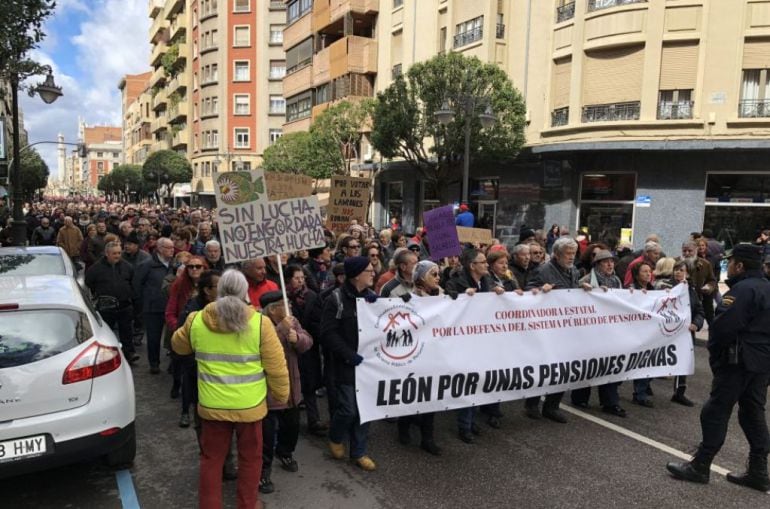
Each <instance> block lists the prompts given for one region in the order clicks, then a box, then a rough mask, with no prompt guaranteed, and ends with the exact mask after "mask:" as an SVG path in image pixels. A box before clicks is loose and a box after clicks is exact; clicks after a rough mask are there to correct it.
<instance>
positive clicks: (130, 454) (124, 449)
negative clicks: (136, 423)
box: [104, 428, 136, 468]
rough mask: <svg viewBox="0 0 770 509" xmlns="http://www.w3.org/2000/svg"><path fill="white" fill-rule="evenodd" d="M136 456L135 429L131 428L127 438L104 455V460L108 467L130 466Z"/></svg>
mask: <svg viewBox="0 0 770 509" xmlns="http://www.w3.org/2000/svg"><path fill="white" fill-rule="evenodd" d="M135 456H136V431H135V430H134V429H133V428H132V429H131V434H130V435H129V437H128V439H127V440H126V441H125V442H124V443H123V445H121V446H120V447H118V448H117V449H115V450H114V451H112V452H110V453H108V454H107V455H106V456H105V457H104V461H105V462H106V463H107V465H108V466H110V467H113V468H115V467H125V466H130V465H131V464H132V463H133V462H134V457H135Z"/></svg>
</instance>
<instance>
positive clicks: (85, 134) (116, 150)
mask: <svg viewBox="0 0 770 509" xmlns="http://www.w3.org/2000/svg"><path fill="white" fill-rule="evenodd" d="M79 132H80V139H82V140H83V142H84V143H85V145H86V156H85V158H80V157H78V158H77V163H79V165H80V172H81V177H80V182H79V184H80V189H79V190H80V191H81V192H83V193H86V194H95V192H96V189H97V186H98V184H99V180H100V179H101V178H102V177H104V176H105V175H107V174H108V173H109V172H111V171H112V169H113V168H115V166H118V165H120V162H121V160H122V153H123V130H122V128H120V127H112V126H94V127H88V126H87V125H86V124H85V122H82V121H81V123H80V125H79Z"/></svg>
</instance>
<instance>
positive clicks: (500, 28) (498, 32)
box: [495, 23, 505, 39]
mask: <svg viewBox="0 0 770 509" xmlns="http://www.w3.org/2000/svg"><path fill="white" fill-rule="evenodd" d="M495 37H497V38H498V39H504V38H505V23H498V24H497V27H496V29H495Z"/></svg>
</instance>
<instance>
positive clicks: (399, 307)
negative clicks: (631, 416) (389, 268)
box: [356, 285, 694, 422]
mask: <svg viewBox="0 0 770 509" xmlns="http://www.w3.org/2000/svg"><path fill="white" fill-rule="evenodd" d="M357 308H358V309H357V310H358V326H359V329H360V335H359V348H358V353H359V354H360V355H362V356H363V357H364V361H363V362H362V363H361V364H360V365H359V366H358V367H357V368H356V389H357V400H358V410H359V412H360V414H361V421H362V422H368V421H372V420H376V419H383V418H386V417H396V416H401V415H412V414H416V413H425V412H435V411H443V410H451V409H455V408H463V407H467V406H472V405H483V404H487V403H495V402H499V401H507V400H515V399H521V398H527V397H530V396H540V395H543V394H550V393H555V392H563V391H566V390H569V389H576V388H579V387H586V386H593V385H602V384H605V383H609V382H620V381H625V380H634V379H637V378H648V377H649V378H654V377H662V376H671V375H688V374H692V373H693V369H694V358H693V344H692V339H691V335H690V332H689V325H690V298H689V293H688V291H687V287H686V286H684V285H679V286H677V287H676V288H674V289H672V290H671V291H669V292H666V291H650V292H647V293H642V292H641V291H634V292H630V291H629V290H610V291H608V292H604V291H602V290H593V291H591V292H585V291H583V290H553V291H551V292H549V293H547V294H546V293H540V294H538V295H532V294H531V293H527V294H524V295H521V296H519V295H516V294H515V293H505V294H503V295H495V294H493V293H490V294H477V295H475V296H473V297H468V296H467V295H460V296H459V297H457V300H452V299H451V298H450V297H448V296H443V297H422V298H420V297H413V298H412V299H411V300H410V301H409V302H403V301H402V300H401V299H379V300H377V302H375V303H372V304H370V303H367V302H365V301H363V300H361V299H359V300H358V304H357Z"/></svg>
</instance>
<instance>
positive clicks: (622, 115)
mask: <svg viewBox="0 0 770 509" xmlns="http://www.w3.org/2000/svg"><path fill="white" fill-rule="evenodd" d="M640 107H641V103H640V102H639V101H634V102H627V103H613V104H594V105H591V106H583V122H584V123H585V122H617V121H619V120H639V109H640Z"/></svg>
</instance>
